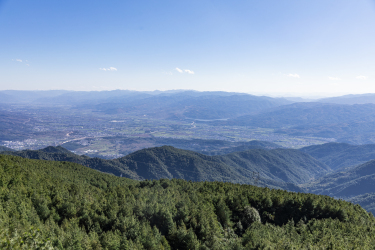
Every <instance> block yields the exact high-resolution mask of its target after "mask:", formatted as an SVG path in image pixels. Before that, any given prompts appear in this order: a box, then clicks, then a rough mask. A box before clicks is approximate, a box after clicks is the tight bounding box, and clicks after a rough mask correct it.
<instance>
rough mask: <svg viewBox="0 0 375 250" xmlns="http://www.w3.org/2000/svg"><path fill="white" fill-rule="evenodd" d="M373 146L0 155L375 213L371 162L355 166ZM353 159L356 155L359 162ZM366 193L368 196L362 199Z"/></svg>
mask: <svg viewBox="0 0 375 250" xmlns="http://www.w3.org/2000/svg"><path fill="white" fill-rule="evenodd" d="M257 144H260V143H257ZM266 145H267V144H266ZM357 147H359V148H360V149H359V150H358V151H356V150H352V151H353V155H350V154H349V153H348V152H350V150H349V151H348V148H349V149H350V148H353V149H355V148H357ZM372 147H373V145H362V146H354V145H349V144H345V143H327V144H323V145H316V146H310V147H305V148H302V149H300V150H295V149H283V148H278V149H264V148H263V149H260V148H258V149H250V150H246V151H240V152H234V153H230V154H226V155H215V156H209V155H203V154H200V153H198V152H193V151H189V150H183V149H177V148H174V147H171V146H162V147H155V148H147V149H143V150H139V151H136V152H134V153H131V154H129V155H127V156H125V157H121V158H117V159H113V160H105V159H100V158H90V157H88V156H85V155H81V156H80V155H76V154H74V153H72V152H70V151H69V150H66V149H65V148H62V147H60V146H58V147H47V148H44V149H40V150H22V151H3V152H1V154H5V155H15V156H21V157H24V158H29V159H39V160H51V161H68V162H74V163H78V164H81V165H84V166H87V167H90V168H92V169H96V170H98V171H101V172H105V173H111V174H114V175H116V176H123V177H127V178H131V179H134V180H159V179H173V178H177V179H184V180H190V181H223V182H232V183H240V184H252V185H257V186H263V187H269V188H276V189H284V190H289V191H295V192H310V193H315V194H323V195H330V196H333V197H337V198H343V199H345V200H353V201H356V202H357V201H358V203H359V204H360V205H362V206H364V207H365V208H366V209H368V211H371V212H375V210H373V207H374V205H375V203H374V200H373V196H371V194H372V193H373V190H375V189H374V184H373V183H375V182H374V179H375V177H374V176H373V175H374V174H375V172H374V171H375V164H374V163H373V161H369V162H366V163H364V164H362V165H359V166H356V165H355V164H357V165H358V163H361V162H363V161H366V160H367V159H369V158H371V154H370V152H371V148H372ZM366 148H367V150H368V152H369V155H366V154H365V153H364V155H361V154H360V152H367V151H364V149H366ZM328 149H330V150H328ZM301 151H302V152H301ZM345 152H346V153H345ZM308 153H310V154H311V155H310V154H308ZM340 154H342V155H343V156H344V155H345V154H346V157H347V158H348V159H352V160H351V161H349V160H347V161H345V158H344V157H343V158H344V160H343V161H334V159H336V157H337V156H338V155H340ZM313 156H315V157H313ZM354 156H357V160H355V159H356V158H355V157H354ZM353 164H354V167H353V166H352V165H353ZM338 166H339V167H338ZM340 166H341V168H340ZM342 166H346V167H342ZM365 194H368V195H367V196H364V197H362V198H360V196H361V195H365ZM369 195H370V196H369ZM357 196H358V197H357Z"/></svg>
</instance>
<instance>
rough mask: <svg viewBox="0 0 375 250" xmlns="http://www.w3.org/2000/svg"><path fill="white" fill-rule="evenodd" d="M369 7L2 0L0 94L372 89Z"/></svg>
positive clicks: (321, 1) (318, 1)
mask: <svg viewBox="0 0 375 250" xmlns="http://www.w3.org/2000/svg"><path fill="white" fill-rule="evenodd" d="M374 66H375V0H350V1H348V0H314V1H312V0H311V1H307V0H262V1H257V0H253V1H249V0H248V1H242V0H237V1H221V0H215V1H209V0H207V1H206V0H199V1H183V0H181V1H163V0H160V1H155V0H153V1H144V0H138V1H124V0H122V1H120V0H119V1H111V0H108V1H103V0H101V1H95V0H90V1H85V0H81V1H70V0H64V1H57V0H56V1H55V0H34V1H30V0H12V1H10V0H8V1H7V0H0V89H2V90H4V89H24V90H25V89H27V90H36V89H39V90H47V89H68V90H112V89H131V90H156V89H158V90H169V89H195V90H199V91H206V90H215V91H216V90H223V91H236V92H246V93H255V94H264V93H268V94H271V95H272V94H273V95H277V94H280V95H309V94H311V95H316V94H321V95H337V94H342V93H369V92H375V70H374V69H375V67H374Z"/></svg>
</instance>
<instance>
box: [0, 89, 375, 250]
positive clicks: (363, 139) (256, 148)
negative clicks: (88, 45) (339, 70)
mask: <svg viewBox="0 0 375 250" xmlns="http://www.w3.org/2000/svg"><path fill="white" fill-rule="evenodd" d="M374 96H375V95H373V94H371V95H370V94H369V95H356V96H343V97H337V98H329V99H320V100H314V102H312V101H311V100H309V101H308V100H302V99H301V98H300V99H298V98H288V99H284V98H271V97H265V96H254V95H248V94H241V93H227V92H196V91H178V90H176V91H165V92H161V91H153V92H136V91H123V90H116V91H101V92H73V91H0V143H1V145H4V146H0V249H32V248H35V249H180V250H181V249H200V250H201V249H373V246H374V244H375V237H374V235H375V234H374V233H375V231H374V230H375V229H374V228H375V224H374V223H375V219H374V217H373V216H372V214H371V213H368V212H372V213H375V191H374V190H375V144H374V143H375V127H374V126H373V124H374V122H375V104H374V103H375V101H373V100H375V99H374ZM254 139H256V140H254ZM327 142H329V143H327ZM47 145H61V146H56V147H53V146H48V147H46V146H47ZM165 145H169V146H165ZM292 148H293V149H292ZM16 149H17V150H16ZM22 149H26V150H22ZM32 149H33V150H32ZM96 156H98V157H96ZM121 177H122V178H121ZM257 186H258V187H257ZM286 190H287V191H286ZM288 191H292V192H288ZM329 196H331V197H329ZM332 197H334V198H336V199H334V198H332ZM337 199H340V200H337ZM341 199H342V200H341ZM344 200H346V201H344ZM347 201H348V202H347ZM350 202H351V203H350ZM355 204H359V205H361V206H362V207H363V208H364V209H366V210H367V211H368V212H367V211H365V210H364V209H363V208H362V207H361V206H359V205H355Z"/></svg>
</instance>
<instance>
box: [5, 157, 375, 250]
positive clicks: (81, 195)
mask: <svg viewBox="0 0 375 250" xmlns="http://www.w3.org/2000/svg"><path fill="white" fill-rule="evenodd" d="M374 235H375V219H374V217H373V215H372V214H371V213H368V212H366V211H365V210H364V209H363V208H362V207H360V206H359V205H354V204H352V203H349V202H346V201H343V200H336V199H333V198H331V197H328V196H322V195H314V194H304V193H295V192H287V191H283V190H277V189H269V188H260V187H255V186H251V185H243V184H242V185H241V184H233V183H225V182H192V181H186V180H181V179H171V180H169V179H161V180H154V181H149V180H144V181H136V180H131V179H128V178H121V177H116V176H114V175H110V174H106V173H101V172H99V171H97V170H93V169H90V168H87V167H84V166H82V165H79V164H76V163H71V162H64V161H62V162H57V161H43V160H30V159H25V158H21V157H18V156H9V155H0V248H1V249H179V250H184V249H186V250H188V249H236V250H240V249H373V248H374V245H375V237H374Z"/></svg>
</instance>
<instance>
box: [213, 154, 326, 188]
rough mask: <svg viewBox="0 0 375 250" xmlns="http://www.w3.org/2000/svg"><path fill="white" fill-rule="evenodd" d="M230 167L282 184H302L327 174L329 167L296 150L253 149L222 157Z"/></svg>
mask: <svg viewBox="0 0 375 250" xmlns="http://www.w3.org/2000/svg"><path fill="white" fill-rule="evenodd" d="M220 159H221V160H222V161H223V162H225V163H226V164H227V165H229V166H233V167H234V166H235V167H236V168H237V169H238V170H239V171H240V169H241V168H244V169H246V170H250V171H254V172H258V173H260V175H261V176H263V177H267V178H269V179H272V180H275V181H280V182H291V183H294V184H301V183H305V182H309V181H311V180H313V179H315V178H318V177H321V176H323V175H325V174H327V173H328V172H329V171H330V169H329V167H328V166H326V165H324V164H322V163H320V162H318V161H317V160H315V159H314V158H312V157H311V156H309V155H308V154H305V153H301V152H300V151H298V150H294V149H273V150H264V149H253V150H248V151H244V152H237V153H232V154H228V155H225V156H221V157H220Z"/></svg>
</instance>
